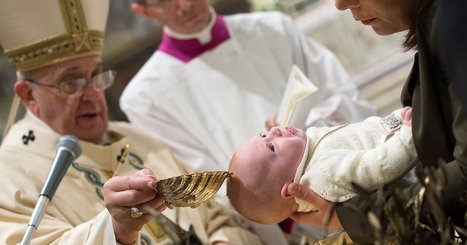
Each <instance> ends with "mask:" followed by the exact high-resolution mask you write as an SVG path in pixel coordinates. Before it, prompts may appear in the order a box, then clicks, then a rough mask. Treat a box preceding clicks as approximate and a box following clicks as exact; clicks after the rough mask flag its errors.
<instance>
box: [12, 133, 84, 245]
mask: <svg viewBox="0 0 467 245" xmlns="http://www.w3.org/2000/svg"><path fill="white" fill-rule="evenodd" d="M56 148H57V153H56V154H55V159H54V161H53V163H52V167H51V168H50V170H49V175H48V176H47V179H46V181H45V184H44V187H43V188H42V191H41V194H40V195H39V200H38V201H37V203H36V206H35V207H34V211H33V212H32V215H31V219H30V220H29V223H28V229H27V231H26V233H25V234H24V237H23V240H22V242H21V244H22V245H27V244H29V243H30V242H31V238H32V233H34V231H35V230H37V228H38V226H39V223H40V221H41V219H42V216H43V215H44V212H45V209H46V208H47V205H48V204H49V202H50V201H51V200H52V197H53V196H54V194H55V191H56V190H57V188H58V185H59V184H60V182H61V181H62V179H63V176H65V173H66V172H67V170H68V167H69V166H70V164H71V163H72V162H73V160H75V159H76V158H78V156H79V155H81V145H80V143H79V140H78V139H77V138H76V137H74V136H70V135H65V136H63V137H61V138H60V139H59V140H58V143H57V147H56Z"/></svg>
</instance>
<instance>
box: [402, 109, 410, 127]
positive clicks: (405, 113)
mask: <svg viewBox="0 0 467 245" xmlns="http://www.w3.org/2000/svg"><path fill="white" fill-rule="evenodd" d="M401 119H402V123H403V124H404V125H406V126H409V127H412V107H410V106H406V107H404V109H402V110H401Z"/></svg>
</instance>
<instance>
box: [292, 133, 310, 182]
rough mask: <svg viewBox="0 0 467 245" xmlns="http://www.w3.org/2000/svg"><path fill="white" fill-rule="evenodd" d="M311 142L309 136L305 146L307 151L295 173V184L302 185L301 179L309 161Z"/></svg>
mask: <svg viewBox="0 0 467 245" xmlns="http://www.w3.org/2000/svg"><path fill="white" fill-rule="evenodd" d="M309 142H310V139H308V136H307V137H306V145H305V150H304V152H303V156H302V160H301V161H300V164H299V165H298V167H297V171H295V178H294V180H293V182H294V183H299V184H300V178H301V177H302V175H303V172H305V166H307V160H308V152H309V151H310V150H309V148H310V147H309Z"/></svg>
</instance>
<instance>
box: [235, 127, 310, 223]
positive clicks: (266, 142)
mask: <svg viewBox="0 0 467 245" xmlns="http://www.w3.org/2000/svg"><path fill="white" fill-rule="evenodd" d="M306 141H307V136H306V134H305V132H304V131H303V130H300V129H295V128H292V127H275V128H272V129H271V130H270V131H269V132H268V133H267V134H265V135H261V136H256V137H254V138H252V139H250V140H249V141H247V142H246V143H244V144H243V145H241V146H240V147H239V148H238V149H237V151H236V153H235V157H234V158H233V160H232V161H231V165H230V168H229V171H230V172H232V173H233V178H234V179H232V181H230V180H229V183H227V193H228V195H229V198H230V199H231V201H232V204H233V205H234V207H235V209H237V211H239V212H240V214H242V215H243V216H245V217H247V218H249V219H251V220H254V221H256V222H260V223H265V224H272V223H274V222H279V221H281V220H283V219H285V218H287V217H288V216H289V215H290V214H292V213H293V212H294V211H296V209H297V204H296V203H295V201H294V200H293V198H290V197H287V198H285V197H283V196H282V195H281V190H282V189H283V188H284V185H286V184H288V183H291V182H293V178H294V176H295V171H296V169H297V167H298V165H299V163H300V160H301V159H302V156H303V153H304V150H305V146H306ZM234 180H235V181H234Z"/></svg>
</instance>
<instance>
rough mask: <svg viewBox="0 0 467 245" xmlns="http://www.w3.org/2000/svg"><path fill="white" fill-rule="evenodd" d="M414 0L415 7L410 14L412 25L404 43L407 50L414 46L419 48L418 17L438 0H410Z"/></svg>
mask: <svg viewBox="0 0 467 245" xmlns="http://www.w3.org/2000/svg"><path fill="white" fill-rule="evenodd" d="M408 1H414V8H413V9H412V13H411V15H410V18H411V19H410V27H409V31H408V33H407V35H406V36H405V41H404V43H403V44H402V45H403V46H404V48H405V50H410V49H412V48H417V18H418V16H419V15H420V14H421V13H422V12H423V11H424V10H425V9H426V8H430V7H432V6H433V5H434V3H435V1H436V0H408Z"/></svg>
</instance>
